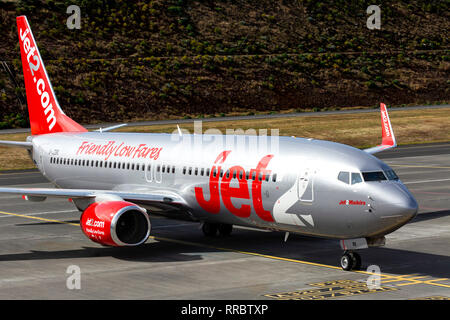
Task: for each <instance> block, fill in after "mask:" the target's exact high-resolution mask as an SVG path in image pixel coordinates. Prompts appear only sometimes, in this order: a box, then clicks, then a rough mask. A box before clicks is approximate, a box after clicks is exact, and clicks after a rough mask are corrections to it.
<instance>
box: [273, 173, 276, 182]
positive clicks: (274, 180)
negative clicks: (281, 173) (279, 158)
mask: <svg viewBox="0 0 450 320" xmlns="http://www.w3.org/2000/svg"><path fill="white" fill-rule="evenodd" d="M272 181H273V182H277V174H276V173H274V174H273V176H272Z"/></svg>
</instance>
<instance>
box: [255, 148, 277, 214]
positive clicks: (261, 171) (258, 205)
mask: <svg viewBox="0 0 450 320" xmlns="http://www.w3.org/2000/svg"><path fill="white" fill-rule="evenodd" d="M272 158H273V154H269V155H267V156H264V157H263V158H262V159H261V161H259V163H258V165H257V166H256V169H255V170H251V171H250V174H251V173H252V171H253V172H255V173H256V177H255V179H254V180H253V183H252V198H253V207H254V208H255V212H256V214H257V215H258V216H259V217H260V218H261V219H262V220H264V221H268V222H272V221H274V220H273V217H272V215H271V214H270V211H268V210H264V207H263V203H262V195H261V191H262V190H261V185H262V181H263V180H264V179H265V177H266V175H268V174H270V170H266V168H267V166H268V164H269V161H270V160H272Z"/></svg>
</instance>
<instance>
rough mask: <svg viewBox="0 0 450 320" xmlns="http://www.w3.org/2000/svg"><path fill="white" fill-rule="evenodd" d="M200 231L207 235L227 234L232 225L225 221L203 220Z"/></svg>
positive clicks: (231, 229)
mask: <svg viewBox="0 0 450 320" xmlns="http://www.w3.org/2000/svg"><path fill="white" fill-rule="evenodd" d="M202 231H203V233H204V234H205V236H207V237H215V236H216V235H217V233H219V235H221V236H229V235H230V234H231V231H233V225H232V224H226V223H210V222H204V223H203V225H202Z"/></svg>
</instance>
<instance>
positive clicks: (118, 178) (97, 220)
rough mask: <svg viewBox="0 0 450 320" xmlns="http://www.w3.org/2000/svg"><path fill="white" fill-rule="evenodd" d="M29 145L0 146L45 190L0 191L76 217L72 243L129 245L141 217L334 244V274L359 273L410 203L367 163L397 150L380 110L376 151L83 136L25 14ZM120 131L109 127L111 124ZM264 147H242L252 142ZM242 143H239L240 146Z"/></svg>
mask: <svg viewBox="0 0 450 320" xmlns="http://www.w3.org/2000/svg"><path fill="white" fill-rule="evenodd" d="M16 20H17V29H18V35H19V42H20V51H21V58H22V65H23V72H24V81H25V88H26V95H27V104H28V111H29V118H30V127H31V136H29V137H27V139H26V141H25V142H19V141H0V145H1V146H8V147H20V148H25V149H27V150H28V152H29V155H30V157H31V159H32V160H33V162H34V164H35V165H36V167H37V168H38V169H39V171H40V172H41V173H42V175H43V176H44V177H46V178H47V179H48V180H49V181H50V182H51V183H52V184H53V185H54V186H55V188H0V193H8V194H17V195H22V197H23V198H24V199H25V200H28V201H33V202H39V201H44V200H45V199H46V198H47V197H59V198H66V199H69V201H71V202H72V203H73V204H74V205H75V206H76V208H77V209H78V210H79V211H80V212H81V217H80V225H81V229H82V231H83V233H84V234H85V235H86V236H87V237H88V238H89V239H90V240H92V241H94V242H97V243H100V244H102V245H106V246H137V245H141V244H143V243H145V242H146V241H147V240H148V238H149V236H150V231H151V222H150V216H151V215H152V214H162V215H164V214H166V215H170V216H171V217H179V218H180V219H190V220H193V221H197V222H200V223H201V228H202V230H203V233H204V234H205V235H206V236H215V235H217V234H218V233H219V234H220V235H225V236H226V235H230V234H231V232H232V229H233V225H237V226H244V227H252V228H258V229H266V230H272V231H281V232H284V233H285V235H286V238H285V241H286V239H287V236H288V235H289V233H297V234H301V235H306V236H312V237H319V238H329V239H336V240H338V241H339V242H340V245H341V247H342V249H343V250H344V251H343V254H342V256H341V259H340V266H341V267H342V269H343V270H355V269H359V268H361V257H360V255H359V254H358V253H357V250H359V249H366V248H368V247H372V246H382V245H384V244H385V235H386V234H388V233H391V232H393V231H395V230H396V229H398V228H400V227H401V226H403V225H404V224H406V223H407V222H408V221H410V220H411V219H413V218H414V217H415V215H416V214H417V211H418V204H417V202H416V200H415V199H414V197H413V196H412V195H411V193H410V192H409V191H408V189H407V188H406V186H405V185H404V184H403V183H402V182H401V181H400V180H399V178H398V176H397V175H396V173H395V172H394V170H392V169H391V168H390V167H389V166H388V165H387V164H385V163H384V162H383V161H381V160H379V159H378V158H376V157H375V156H373V154H375V153H377V152H380V151H383V150H387V149H390V148H394V147H396V146H397V143H396V139H395V136H394V132H393V129H392V125H391V122H390V120H389V115H388V112H387V107H386V105H385V104H383V103H381V104H380V112H381V123H382V143H381V145H378V146H376V147H373V148H369V149H365V150H360V149H357V148H354V147H352V146H348V145H344V144H340V143H335V142H331V141H324V140H315V139H306V138H296V137H285V136H281V137H277V139H276V140H273V141H272V140H271V141H269V142H267V141H265V142H264V141H263V142H261V139H259V140H254V139H256V138H255V136H254V135H231V136H227V135H219V134H201V135H198V134H197V135H196V134H189V133H188V134H186V133H183V132H182V131H181V130H180V128H178V134H168V133H127V132H120V133H118V132H111V131H112V130H113V129H115V128H117V127H118V126H112V127H109V128H105V129H99V130H97V131H90V132H88V130H86V128H84V127H83V126H81V125H80V124H78V123H76V122H75V121H74V120H72V119H71V118H69V117H68V116H67V115H65V114H64V112H63V110H62V109H61V107H60V105H59V103H58V100H57V98H56V96H55V93H54V91H53V88H52V85H51V83H50V80H49V77H48V75H47V72H46V69H45V66H44V63H43V61H42V58H41V55H40V53H39V50H38V48H37V45H36V41H35V39H34V37H33V34H32V32H31V29H30V26H29V24H28V20H27V18H26V17H25V16H20V17H17V18H16ZM119 126H120V125H119ZM259 143H261V145H263V146H264V145H265V148H264V147H258V148H253V149H252V147H253V146H254V145H255V144H259ZM242 145H245V146H244V147H242Z"/></svg>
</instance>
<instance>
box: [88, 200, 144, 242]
mask: <svg viewBox="0 0 450 320" xmlns="http://www.w3.org/2000/svg"><path fill="white" fill-rule="evenodd" d="M80 224H81V229H82V230H83V232H84V234H85V235H86V236H87V237H88V238H89V239H91V240H92V241H94V242H97V243H100V244H102V245H108V246H137V245H140V244H142V243H144V242H145V241H147V239H148V237H149V236H150V227H151V226H150V220H149V218H148V215H147V212H146V210H145V209H143V208H141V207H139V206H137V205H135V204H133V203H131V202H127V201H104V202H95V203H93V204H91V205H90V206H89V207H87V209H86V210H85V211H84V212H83V214H82V215H81V219H80Z"/></svg>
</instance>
